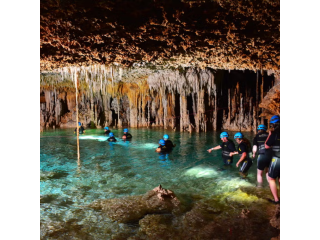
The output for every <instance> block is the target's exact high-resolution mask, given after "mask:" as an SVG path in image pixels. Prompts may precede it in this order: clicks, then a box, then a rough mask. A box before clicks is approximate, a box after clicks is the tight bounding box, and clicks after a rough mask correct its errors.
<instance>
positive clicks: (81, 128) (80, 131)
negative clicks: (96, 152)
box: [74, 122, 85, 134]
mask: <svg viewBox="0 0 320 240" xmlns="http://www.w3.org/2000/svg"><path fill="white" fill-rule="evenodd" d="M78 125H79V134H83V133H84V132H85V130H84V127H83V126H82V125H81V122H78ZM76 132H77V128H75V129H74V133H76Z"/></svg>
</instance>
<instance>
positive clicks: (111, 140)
mask: <svg viewBox="0 0 320 240" xmlns="http://www.w3.org/2000/svg"><path fill="white" fill-rule="evenodd" d="M107 141H109V142H116V141H117V139H116V138H115V137H109V138H108V139H107Z"/></svg>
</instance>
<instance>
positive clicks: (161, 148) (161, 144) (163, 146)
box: [156, 139, 169, 152]
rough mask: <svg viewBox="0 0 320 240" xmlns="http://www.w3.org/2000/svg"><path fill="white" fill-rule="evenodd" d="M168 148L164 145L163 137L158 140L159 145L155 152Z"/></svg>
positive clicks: (166, 150)
mask: <svg viewBox="0 0 320 240" xmlns="http://www.w3.org/2000/svg"><path fill="white" fill-rule="evenodd" d="M168 151H169V150H168V148H167V147H166V142H165V141H164V140H163V139H160V141H159V147H158V148H157V149H156V152H168Z"/></svg>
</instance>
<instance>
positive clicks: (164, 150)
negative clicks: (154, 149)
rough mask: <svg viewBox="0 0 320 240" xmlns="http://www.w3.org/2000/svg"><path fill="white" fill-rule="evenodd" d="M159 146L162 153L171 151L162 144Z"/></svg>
mask: <svg viewBox="0 0 320 240" xmlns="http://www.w3.org/2000/svg"><path fill="white" fill-rule="evenodd" d="M158 148H160V149H161V152H160V153H167V152H169V151H170V150H169V149H168V148H167V147H166V146H163V145H160V146H159V147H158Z"/></svg>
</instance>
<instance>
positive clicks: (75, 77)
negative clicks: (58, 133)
mask: <svg viewBox="0 0 320 240" xmlns="http://www.w3.org/2000/svg"><path fill="white" fill-rule="evenodd" d="M74 83H75V86H76V113H77V152H78V167H80V166H81V162H80V144H79V109H78V108H79V107H78V78H77V71H74Z"/></svg>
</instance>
